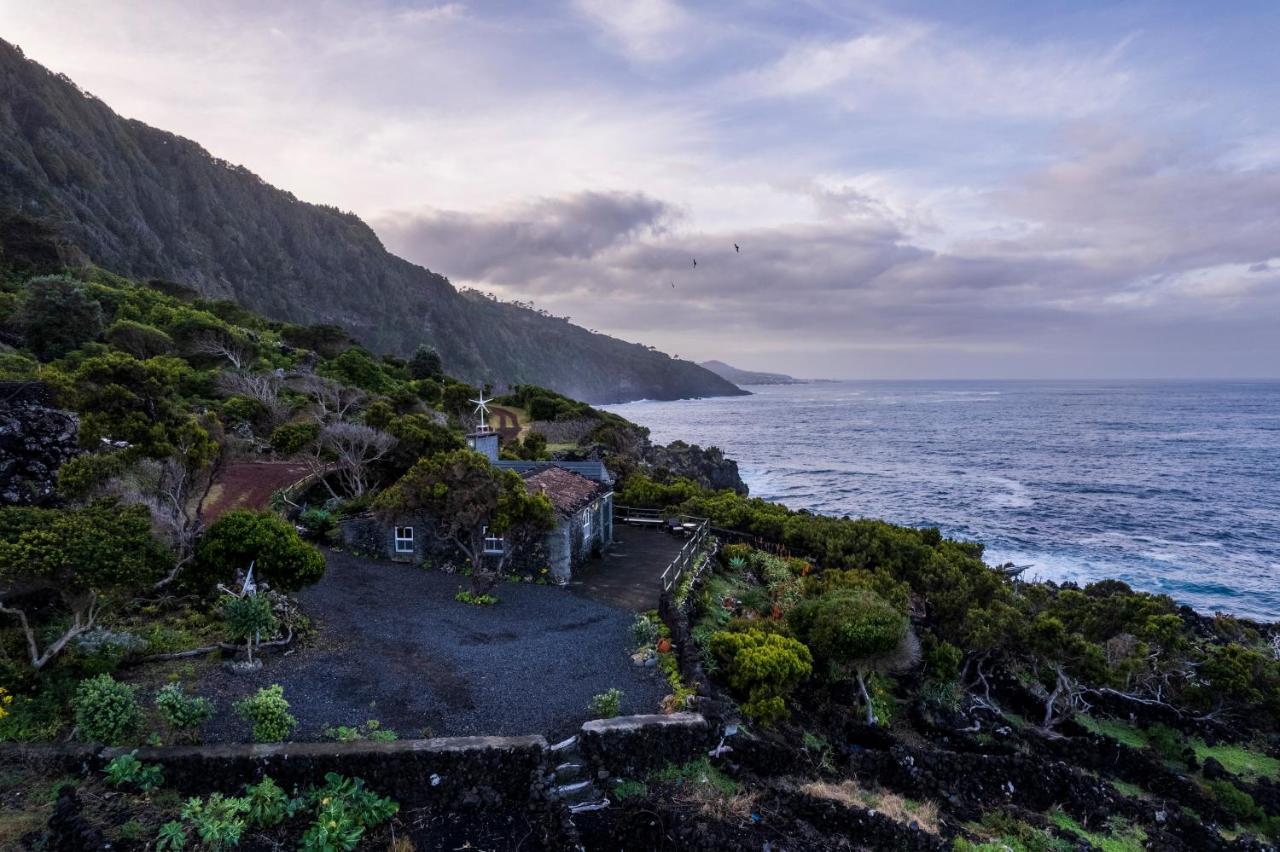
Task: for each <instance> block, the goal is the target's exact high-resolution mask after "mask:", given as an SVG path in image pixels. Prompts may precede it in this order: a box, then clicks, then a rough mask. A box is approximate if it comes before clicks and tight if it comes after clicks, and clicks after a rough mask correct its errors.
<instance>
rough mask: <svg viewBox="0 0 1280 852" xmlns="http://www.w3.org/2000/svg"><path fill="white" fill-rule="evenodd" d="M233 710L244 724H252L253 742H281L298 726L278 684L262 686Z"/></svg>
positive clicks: (282, 688) (237, 703)
mask: <svg viewBox="0 0 1280 852" xmlns="http://www.w3.org/2000/svg"><path fill="white" fill-rule="evenodd" d="M235 710H236V713H238V714H239V715H240V717H241V718H243V719H244V720H245V721H246V722H250V723H252V724H253V740H254V742H259V743H278V742H281V741H283V740H284V739H285V738H287V737H288V736H289V734H290V732H292V731H293V729H294V728H295V727H297V725H298V720H297V719H296V718H294V717H293V716H292V715H290V713H289V702H288V701H286V700H285V697H284V687H282V686H280V684H278V683H277V684H272V685H271V686H264V687H263V688H262V689H259V690H258V691H257V692H256V693H255V694H254V695H252V696H249V697H247V698H242V699H240V700H239V701H237V702H236V704H235Z"/></svg>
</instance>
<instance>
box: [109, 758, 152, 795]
mask: <svg viewBox="0 0 1280 852" xmlns="http://www.w3.org/2000/svg"><path fill="white" fill-rule="evenodd" d="M105 774H106V776H107V782H108V783H110V784H111V785H112V786H114V787H123V786H124V785H125V784H131V785H133V786H135V787H137V788H138V789H140V790H142V791H143V792H144V793H145V792H147V791H149V790H154V789H155V788H156V787H159V786H160V784H161V782H162V781H163V780H164V770H162V769H161V768H160V766H159V765H158V764H155V763H143V762H142V761H140V760H138V753H137V752H136V751H131V752H129V753H128V754H122V755H119V756H118V757H114V758H112V760H111V762H110V763H108V764H107V768H106V770H105Z"/></svg>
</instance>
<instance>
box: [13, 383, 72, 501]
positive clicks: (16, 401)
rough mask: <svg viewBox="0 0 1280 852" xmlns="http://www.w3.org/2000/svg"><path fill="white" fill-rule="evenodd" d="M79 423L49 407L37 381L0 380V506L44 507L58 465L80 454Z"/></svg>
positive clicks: (51, 498) (51, 494)
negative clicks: (77, 440) (77, 436)
mask: <svg viewBox="0 0 1280 852" xmlns="http://www.w3.org/2000/svg"><path fill="white" fill-rule="evenodd" d="M79 426H80V421H79V420H78V419H77V418H76V416H75V415H74V414H72V413H71V412H69V411H62V410H60V409H57V408H54V407H52V406H51V405H49V393H48V389H47V388H46V387H45V386H44V385H42V384H40V383H38V382H0V505H3V506H31V505H36V506H39V505H46V504H48V503H51V502H53V501H54V499H55V493H54V492H55V489H56V487H57V484H58V468H60V467H61V466H62V465H63V464H64V463H66V462H68V461H70V460H71V459H73V458H75V457H76V456H77V455H79V453H80V449H79V447H78V446H77V445H76V431H77V429H78V428H79Z"/></svg>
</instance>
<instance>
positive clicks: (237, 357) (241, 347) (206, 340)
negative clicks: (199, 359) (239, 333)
mask: <svg viewBox="0 0 1280 852" xmlns="http://www.w3.org/2000/svg"><path fill="white" fill-rule="evenodd" d="M187 351H188V352H189V353H191V354H192V355H208V356H210V357H213V358H222V359H224V360H225V361H226V362H227V363H228V364H230V365H231V366H232V367H233V368H234V369H236V370H242V369H244V368H245V367H247V366H249V365H250V364H251V363H253V360H254V359H255V358H257V357H258V353H257V352H256V351H255V350H254V347H253V344H251V343H249V342H247V341H245V340H241V339H240V338H239V337H236V336H235V335H233V334H230V333H229V332H225V331H222V330H220V329H211V330H209V331H205V332H200V333H198V334H196V335H194V336H193V337H192V339H191V342H190V343H189V344H188V345H187Z"/></svg>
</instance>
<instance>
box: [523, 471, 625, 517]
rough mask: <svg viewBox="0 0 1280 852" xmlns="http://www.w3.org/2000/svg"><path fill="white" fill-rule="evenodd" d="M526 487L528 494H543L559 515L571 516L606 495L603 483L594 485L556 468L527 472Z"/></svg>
mask: <svg viewBox="0 0 1280 852" xmlns="http://www.w3.org/2000/svg"><path fill="white" fill-rule="evenodd" d="M523 476H524V484H525V487H526V488H528V489H529V493H530V494H536V493H538V492H542V493H543V494H545V495H547V499H549V500H550V501H551V505H552V506H554V507H555V509H556V511H557V512H559V513H560V514H561V515H572V514H573V513H574V512H577V511H578V510H579V509H582V508H583V507H584V506H586V505H587V504H589V503H590V502H591V501H592V500H595V499H596V498H598V497H601V496H603V495H605V494H607V493H609V488H608V486H607V485H605V484H604V483H602V482H595V481H594V480H591V479H588V478H587V477H585V476H583V475H582V474H580V473H574V472H573V471H571V470H568V469H566V468H563V467H560V466H558V465H551V464H545V463H544V464H543V465H541V466H540V467H538V468H535V469H532V470H529V471H526V472H525V473H524V474H523Z"/></svg>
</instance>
